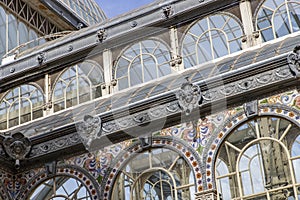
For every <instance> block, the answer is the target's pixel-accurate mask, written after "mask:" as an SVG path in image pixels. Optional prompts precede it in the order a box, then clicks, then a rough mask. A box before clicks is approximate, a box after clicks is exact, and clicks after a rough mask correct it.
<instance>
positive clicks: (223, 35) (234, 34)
mask: <svg viewBox="0 0 300 200" xmlns="http://www.w3.org/2000/svg"><path fill="white" fill-rule="evenodd" d="M242 35H243V33H242V28H241V26H240V24H239V23H238V21H237V20H236V19H235V18H233V17H231V16H229V15H225V14H217V15H211V16H208V17H206V18H204V19H202V20H200V21H198V22H197V23H195V24H194V25H193V26H192V27H191V28H190V29H189V30H188V32H187V33H186V35H185V37H184V40H183V46H182V55H183V57H184V66H185V68H189V67H193V66H195V65H198V64H201V63H204V62H208V61H211V60H213V59H216V58H219V57H222V56H225V55H228V54H230V53H233V52H236V51H239V50H241V42H240V38H241V37H242Z"/></svg>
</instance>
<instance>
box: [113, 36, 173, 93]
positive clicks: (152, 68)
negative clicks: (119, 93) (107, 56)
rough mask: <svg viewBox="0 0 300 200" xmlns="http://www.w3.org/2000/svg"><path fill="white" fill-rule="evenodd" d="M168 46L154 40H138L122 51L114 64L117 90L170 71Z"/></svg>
mask: <svg viewBox="0 0 300 200" xmlns="http://www.w3.org/2000/svg"><path fill="white" fill-rule="evenodd" d="M170 60H171V55H170V51H169V49H168V47H167V46H166V45H165V44H163V43H162V42H159V41H156V40H144V41H141V42H138V43H136V44H134V45H132V46H130V47H129V48H128V49H126V50H125V51H124V53H123V54H122V56H121V57H120V58H119V59H118V62H117V64H116V72H115V73H116V74H115V77H116V79H117V80H118V87H119V90H122V89H125V88H128V87H131V86H134V85H137V84H140V83H145V82H147V81H150V80H153V79H156V78H159V77H162V76H165V75H168V74H170V73H171V67H170V64H169V62H170Z"/></svg>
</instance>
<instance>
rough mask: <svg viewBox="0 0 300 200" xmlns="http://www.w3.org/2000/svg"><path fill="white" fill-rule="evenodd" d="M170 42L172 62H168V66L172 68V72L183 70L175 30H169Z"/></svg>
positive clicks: (173, 28) (172, 28)
mask: <svg viewBox="0 0 300 200" xmlns="http://www.w3.org/2000/svg"><path fill="white" fill-rule="evenodd" d="M169 33H170V41H171V56H172V60H171V61H170V65H171V67H172V72H177V71H181V70H183V69H184V66H183V62H182V57H181V56H180V54H179V43H178V35H177V28H176V27H174V26H173V27H171V28H170V31H169Z"/></svg>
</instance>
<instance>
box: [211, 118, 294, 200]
mask: <svg viewBox="0 0 300 200" xmlns="http://www.w3.org/2000/svg"><path fill="white" fill-rule="evenodd" d="M299 138H300V130H299V127H297V126H296V125H294V124H293V123H291V122H289V121H287V120H285V119H282V118H277V117H271V116H270V117H259V118H256V119H253V120H250V121H248V122H246V123H244V124H241V125H240V126H239V127H237V128H235V130H234V131H233V132H232V133H231V134H230V135H229V136H228V137H227V138H226V140H225V141H224V142H223V144H222V145H221V148H220V151H219V154H218V158H217V162H216V173H217V174H216V180H217V186H218V193H219V196H220V199H223V200H225V199H228V200H229V199H234V198H243V199H265V200H267V199H297V198H298V197H297V195H296V193H297V187H298V186H299V183H300V174H299V172H298V171H299V170H296V169H299V167H300V165H299V164H300V162H299V160H300V150H299V149H300V147H299V146H300V145H299V142H300V139H299ZM294 169H295V170H294Z"/></svg>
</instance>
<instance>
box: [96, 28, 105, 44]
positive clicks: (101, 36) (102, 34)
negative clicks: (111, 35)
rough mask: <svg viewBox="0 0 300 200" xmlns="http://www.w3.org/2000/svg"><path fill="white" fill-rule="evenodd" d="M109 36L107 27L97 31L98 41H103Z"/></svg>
mask: <svg viewBox="0 0 300 200" xmlns="http://www.w3.org/2000/svg"><path fill="white" fill-rule="evenodd" d="M106 37H107V33H106V30H105V29H103V28H102V29H100V30H99V31H97V39H98V42H103V41H104V40H105V39H106Z"/></svg>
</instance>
